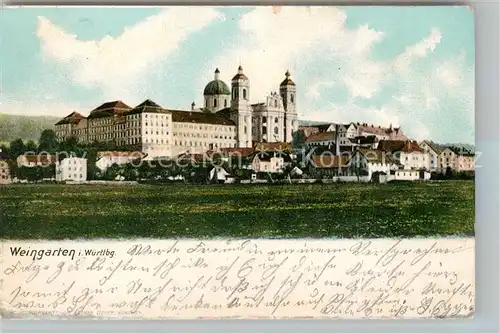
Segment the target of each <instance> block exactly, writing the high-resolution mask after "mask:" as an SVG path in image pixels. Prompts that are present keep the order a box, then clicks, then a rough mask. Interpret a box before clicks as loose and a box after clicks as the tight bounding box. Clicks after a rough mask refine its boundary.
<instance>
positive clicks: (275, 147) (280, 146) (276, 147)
mask: <svg viewBox="0 0 500 334" xmlns="http://www.w3.org/2000/svg"><path fill="white" fill-rule="evenodd" d="M254 150H255V151H259V152H261V151H282V152H291V151H292V145H291V144H290V143H280V142H278V143H256V144H254Z"/></svg>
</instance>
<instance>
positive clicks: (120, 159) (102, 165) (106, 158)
mask: <svg viewBox="0 0 500 334" xmlns="http://www.w3.org/2000/svg"><path fill="white" fill-rule="evenodd" d="M97 157H98V159H97V161H96V163H95V165H96V167H97V168H99V169H100V170H101V172H104V171H106V169H108V168H109V167H111V166H113V165H114V164H117V165H125V164H128V163H132V162H134V161H137V160H141V159H143V158H144V157H145V155H144V154H143V153H141V152H99V153H98V155H97Z"/></svg>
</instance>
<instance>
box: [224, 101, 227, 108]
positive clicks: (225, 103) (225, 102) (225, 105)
mask: <svg viewBox="0 0 500 334" xmlns="http://www.w3.org/2000/svg"><path fill="white" fill-rule="evenodd" d="M225 107H227V99H224V108H225Z"/></svg>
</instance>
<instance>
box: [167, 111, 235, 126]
mask: <svg viewBox="0 0 500 334" xmlns="http://www.w3.org/2000/svg"><path fill="white" fill-rule="evenodd" d="M168 111H169V112H171V113H172V121H173V122H179V123H199V124H218V125H235V123H234V122H233V121H232V120H230V119H229V118H226V117H224V116H223V115H221V114H219V113H209V112H197V111H194V112H193V111H184V110H171V109H168Z"/></svg>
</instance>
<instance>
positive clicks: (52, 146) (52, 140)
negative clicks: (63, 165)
mask: <svg viewBox="0 0 500 334" xmlns="http://www.w3.org/2000/svg"><path fill="white" fill-rule="evenodd" d="M58 146H59V145H58V143H57V137H56V133H55V131H54V130H51V129H46V130H43V131H42V134H41V135H40V140H39V142H38V150H39V152H42V151H44V152H48V153H56V151H57V148H58Z"/></svg>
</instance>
